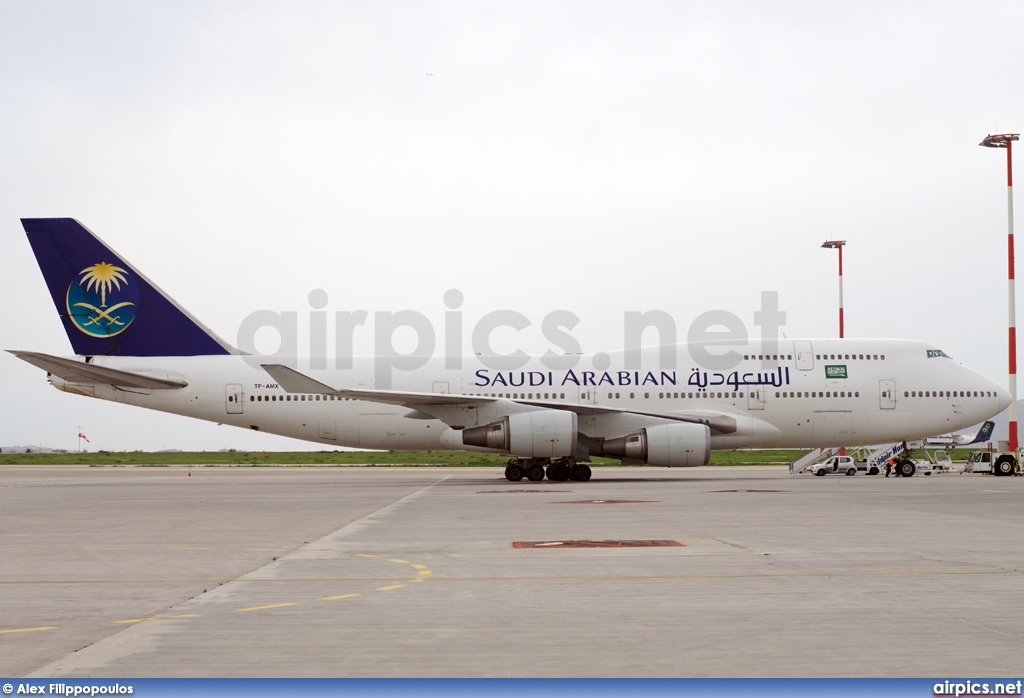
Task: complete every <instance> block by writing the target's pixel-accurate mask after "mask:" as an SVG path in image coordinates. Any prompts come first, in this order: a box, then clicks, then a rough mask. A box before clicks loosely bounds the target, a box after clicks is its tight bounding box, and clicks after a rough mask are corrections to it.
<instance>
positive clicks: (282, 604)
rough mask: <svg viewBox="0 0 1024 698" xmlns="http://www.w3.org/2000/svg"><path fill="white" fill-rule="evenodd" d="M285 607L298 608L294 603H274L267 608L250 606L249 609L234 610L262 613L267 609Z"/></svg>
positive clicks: (237, 609)
mask: <svg viewBox="0 0 1024 698" xmlns="http://www.w3.org/2000/svg"><path fill="white" fill-rule="evenodd" d="M285 606H298V604H295V603H274V604H270V605H269V606H252V607H250V608H236V609H235V610H236V611H264V610H266V609H268V608H284V607H285Z"/></svg>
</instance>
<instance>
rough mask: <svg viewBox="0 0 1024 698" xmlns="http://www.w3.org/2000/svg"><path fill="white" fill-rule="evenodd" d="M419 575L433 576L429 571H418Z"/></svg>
mask: <svg viewBox="0 0 1024 698" xmlns="http://www.w3.org/2000/svg"><path fill="white" fill-rule="evenodd" d="M419 573H420V574H422V575H430V574H434V573H433V572H431V571H430V570H420V571H419Z"/></svg>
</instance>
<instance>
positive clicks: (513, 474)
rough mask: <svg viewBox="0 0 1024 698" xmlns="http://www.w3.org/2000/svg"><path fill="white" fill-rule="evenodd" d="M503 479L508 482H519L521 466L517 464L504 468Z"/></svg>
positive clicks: (521, 472) (521, 471) (521, 477)
mask: <svg viewBox="0 0 1024 698" xmlns="http://www.w3.org/2000/svg"><path fill="white" fill-rule="evenodd" d="M505 479H506V480H508V481H509V482H519V481H520V480H522V479H523V468H522V466H519V465H510V466H508V467H507V468H505Z"/></svg>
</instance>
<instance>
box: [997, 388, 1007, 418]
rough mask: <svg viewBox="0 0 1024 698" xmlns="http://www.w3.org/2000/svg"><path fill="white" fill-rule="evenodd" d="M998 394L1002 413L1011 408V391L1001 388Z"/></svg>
mask: <svg viewBox="0 0 1024 698" xmlns="http://www.w3.org/2000/svg"><path fill="white" fill-rule="evenodd" d="M996 394H997V395H998V396H999V411H1000V412H1002V411H1003V410H1005V409H1006V408H1007V407H1009V406H1010V391H1009V390H1007V389H1006V388H999V389H998V391H996Z"/></svg>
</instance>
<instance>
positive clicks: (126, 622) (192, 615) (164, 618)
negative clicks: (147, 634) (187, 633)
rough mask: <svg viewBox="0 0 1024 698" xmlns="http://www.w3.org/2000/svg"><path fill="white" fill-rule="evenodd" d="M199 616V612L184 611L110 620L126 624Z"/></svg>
mask: <svg viewBox="0 0 1024 698" xmlns="http://www.w3.org/2000/svg"><path fill="white" fill-rule="evenodd" d="M199 616H200V614H199V613H186V614H184V615H180V616H153V617H152V618H132V619H131V620H115V621H111V622H113V623H118V624H119V625H127V624H129V623H145V622H147V621H151V620H173V619H175V618H198V617H199Z"/></svg>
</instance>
